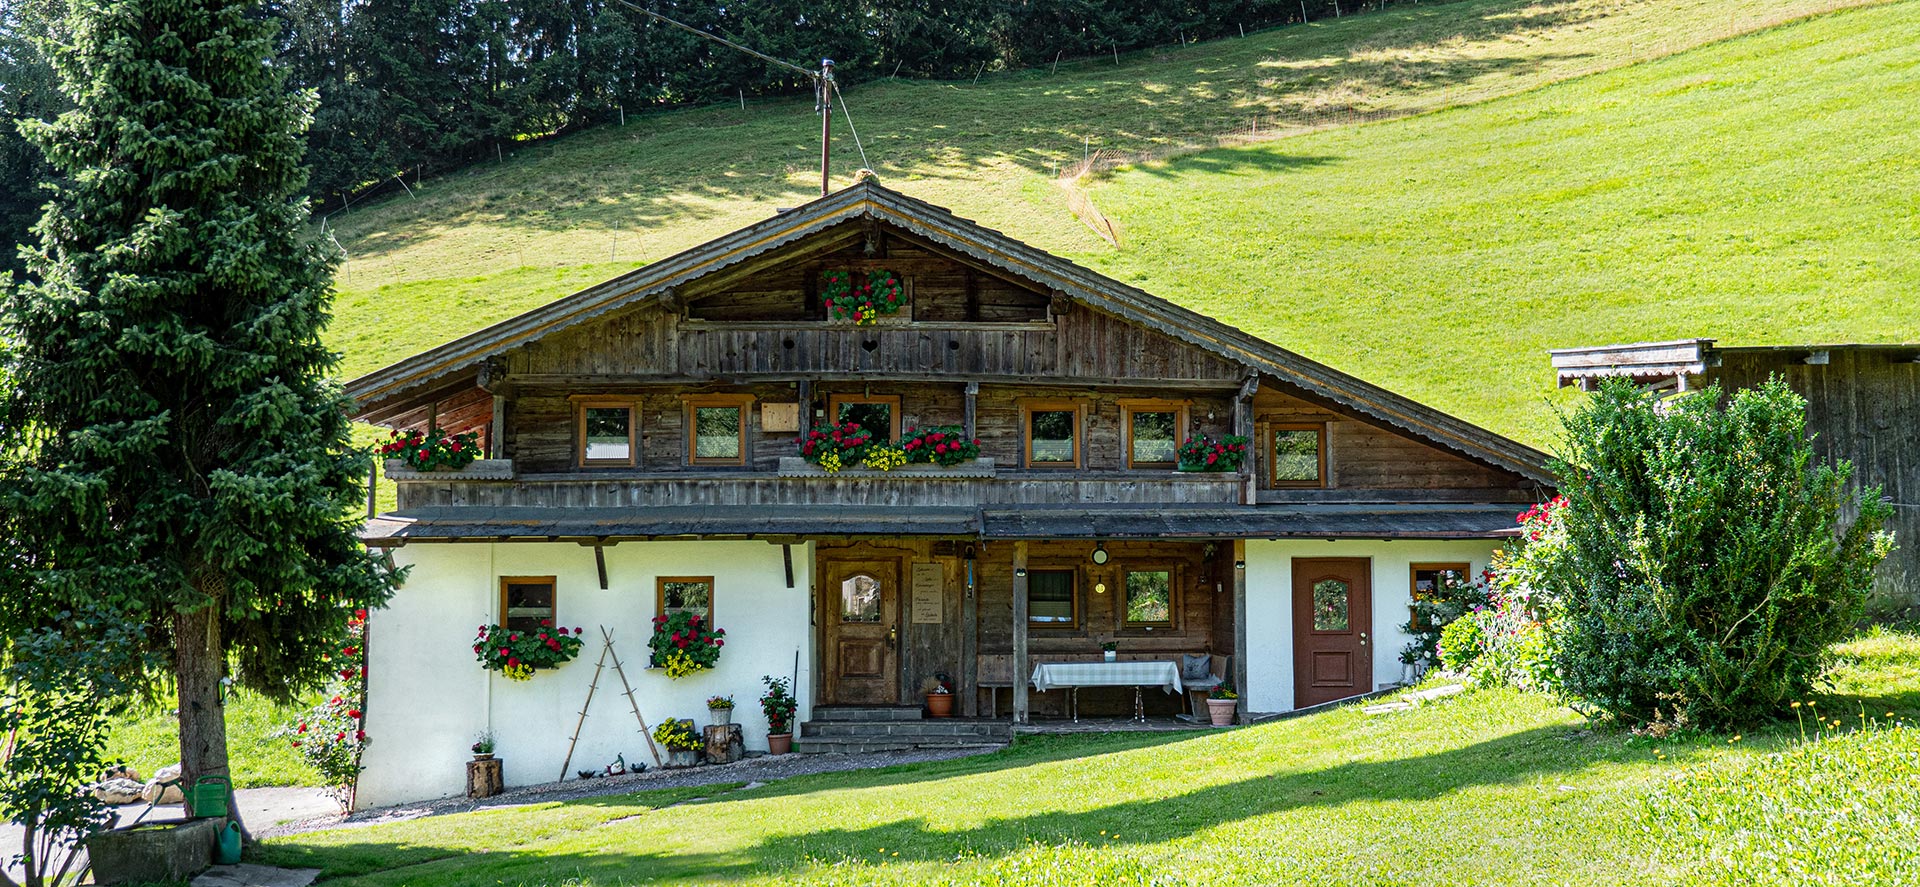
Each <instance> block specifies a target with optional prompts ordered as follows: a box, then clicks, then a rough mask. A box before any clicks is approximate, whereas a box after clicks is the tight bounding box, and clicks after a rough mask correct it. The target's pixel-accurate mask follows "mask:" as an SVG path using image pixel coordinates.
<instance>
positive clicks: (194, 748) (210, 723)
mask: <svg viewBox="0 0 1920 887" xmlns="http://www.w3.org/2000/svg"><path fill="white" fill-rule="evenodd" d="M219 600H220V598H219V596H217V595H216V596H214V597H213V598H212V600H211V601H210V602H209V603H208V604H207V605H206V606H203V607H200V608H199V609H196V610H192V611H190V612H186V613H175V614H174V617H173V647H174V653H173V667H174V680H175V682H176V684H177V686H178V689H179V701H180V786H181V790H182V791H183V792H186V793H187V798H188V802H189V807H188V810H187V812H188V814H189V815H197V814H198V811H196V810H193V809H192V807H191V802H192V798H193V795H192V789H193V785H194V783H195V782H197V781H198V780H199V779H200V777H202V776H226V777H228V778H229V779H231V778H232V773H231V772H230V770H229V768H228V762H227V708H226V704H225V703H223V702H222V701H221V698H220V697H221V687H220V679H221V678H222V677H224V676H225V673H226V667H225V666H226V646H225V644H224V643H223V641H222V639H221V637H220V604H219ZM227 810H228V811H229V812H228V815H229V816H231V817H232V819H233V821H234V823H235V824H237V825H239V826H240V829H241V831H242V832H245V831H246V825H245V823H242V822H241V821H240V808H239V806H238V805H236V804H235V803H234V799H233V797H232V795H231V794H229V795H228V797H227Z"/></svg>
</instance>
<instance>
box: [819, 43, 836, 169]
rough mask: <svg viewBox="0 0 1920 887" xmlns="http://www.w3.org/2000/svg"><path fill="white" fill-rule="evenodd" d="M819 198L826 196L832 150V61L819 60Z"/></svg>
mask: <svg viewBox="0 0 1920 887" xmlns="http://www.w3.org/2000/svg"><path fill="white" fill-rule="evenodd" d="M818 85H819V87H820V196H821V197H825V196H827V191H828V188H829V184H828V181H827V172H828V170H829V160H828V158H829V157H830V156H831V150H832V148H833V59H821V60H820V79H819V81H818Z"/></svg>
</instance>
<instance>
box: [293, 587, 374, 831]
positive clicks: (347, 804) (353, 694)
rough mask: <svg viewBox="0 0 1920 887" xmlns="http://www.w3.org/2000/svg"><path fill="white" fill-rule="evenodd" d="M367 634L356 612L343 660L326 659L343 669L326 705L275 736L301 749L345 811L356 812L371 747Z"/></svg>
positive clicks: (364, 622) (363, 615)
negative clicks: (364, 756) (365, 752)
mask: <svg viewBox="0 0 1920 887" xmlns="http://www.w3.org/2000/svg"><path fill="white" fill-rule="evenodd" d="M366 633H367V611H365V610H355V611H354V614H353V616H352V618H350V619H348V620H347V637H346V639H345V640H344V641H342V642H341V644H340V653H339V655H337V656H329V657H328V661H330V662H336V663H339V665H340V667H339V668H338V669H337V670H336V673H335V676H334V678H333V680H331V681H329V682H328V684H327V688H326V693H327V699H326V701H325V702H322V703H320V704H319V705H316V706H314V707H313V708H312V710H310V711H308V712H307V713H306V715H305V716H303V717H302V718H300V720H298V721H296V722H294V723H292V724H289V725H287V726H285V727H282V728H280V729H279V730H276V731H274V732H273V735H274V736H281V737H286V738H287V740H288V741H290V742H292V743H293V747H294V748H296V749H299V751H300V756H301V757H303V758H305V759H306V761H307V763H308V764H309V765H310V766H312V767H313V769H314V770H315V771H316V772H318V773H319V774H320V780H321V785H322V787H323V788H324V789H325V790H326V792H327V794H328V795H330V796H331V797H332V798H333V799H334V800H335V801H338V802H339V803H340V809H341V810H343V811H344V810H351V809H352V808H353V790H354V785H355V783H357V782H358V781H359V779H360V769H361V768H360V751H361V749H363V748H366V746H367V731H366V712H365V711H363V709H364V708H365V706H366V699H367V652H366V645H365V640H364V639H365V637H366Z"/></svg>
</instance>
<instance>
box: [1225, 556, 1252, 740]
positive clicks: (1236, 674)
mask: <svg viewBox="0 0 1920 887" xmlns="http://www.w3.org/2000/svg"><path fill="white" fill-rule="evenodd" d="M1247 652H1248V651H1247V540H1245V539H1235V540H1233V668H1232V671H1233V674H1231V675H1229V676H1228V680H1231V681H1233V692H1235V693H1238V694H1240V699H1239V701H1238V702H1239V704H1237V705H1235V706H1234V712H1235V717H1234V720H1236V721H1238V722H1239V723H1242V724H1244V723H1246V722H1247Z"/></svg>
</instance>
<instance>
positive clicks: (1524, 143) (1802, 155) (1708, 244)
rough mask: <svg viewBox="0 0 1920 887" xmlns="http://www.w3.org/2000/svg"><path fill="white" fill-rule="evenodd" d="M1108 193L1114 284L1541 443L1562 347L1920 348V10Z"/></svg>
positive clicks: (1781, 37)
mask: <svg viewBox="0 0 1920 887" xmlns="http://www.w3.org/2000/svg"><path fill="white" fill-rule="evenodd" d="M1093 194H1094V197H1095V199H1096V200H1098V201H1099V203H1100V204H1101V206H1102V208H1103V210H1104V211H1105V212H1106V214H1107V215H1108V216H1110V217H1112V218H1114V219H1116V220H1118V221H1119V223H1120V224H1121V225H1123V226H1124V227H1125V228H1126V230H1127V231H1128V233H1129V235H1130V240H1129V247H1128V249H1127V250H1126V251H1125V252H1123V253H1119V254H1108V255H1092V256H1087V257H1085V258H1086V259H1087V260H1088V261H1090V262H1091V263H1092V264H1093V265H1094V266H1095V267H1097V268H1100V269H1102V270H1105V271H1107V272H1108V273H1111V274H1114V275H1116V276H1119V277H1121V278H1123V279H1125V280H1128V281H1129V282H1133V283H1137V284H1139V285H1141V286H1144V287H1146V288H1147V289H1149V290H1152V291H1155V292H1159V293H1161V294H1164V295H1169V296H1172V297H1173V298H1175V299H1176V300H1178V301H1180V302H1182V303H1184V304H1186V305H1188V306H1189V307H1192V308H1195V309H1198V310H1200V311H1203V312H1207V313H1210V314H1213V315H1215V316H1217V317H1220V318H1222V319H1225V320H1227V321H1229V322H1231V323H1234V324H1237V325H1239V326H1242V327H1245V328H1247V329H1249V330H1252V331H1255V332H1258V333H1262V334H1264V335H1266V336H1267V337H1269V338H1272V339H1273V340H1275V341H1277V342H1280V343H1283V344H1285V345H1287V346H1289V347H1291V348H1294V349H1296V350H1299V351H1301V352H1303V353H1305V354H1306V355H1307V356H1309V357H1314V358H1317V359H1320V360H1323V361H1326V362H1329V363H1332V364H1334V365H1336V366H1338V367H1340V368H1342V369H1344V370H1347V371H1349V372H1353V373H1356V374H1358V375H1360V376H1361V377H1362V378H1366V379H1370V380H1373V381H1377V382H1381V383H1383V384H1386V385H1387V386H1388V387H1391V388H1394V389H1396V390H1399V391H1400V392H1402V393H1405V394H1408V395H1410V396H1412V397H1414V398H1415V399H1417V400H1421V401H1424V402H1426V403H1429V404H1431V405H1434V406H1437V407H1439V408H1441V409H1445V410H1449V411H1451V412H1455V413H1457V414H1459V415H1463V416H1466V417H1469V418H1472V419H1474V420H1477V421H1479V422H1481V423H1483V424H1486V425H1488V426H1490V427H1492V428H1494V429H1495V430H1498V431H1502V432H1507V433H1509V434H1514V435H1517V436H1520V437H1522V438H1525V439H1529V440H1533V441H1536V442H1538V441H1542V440H1543V439H1544V438H1546V437H1547V434H1548V431H1549V429H1551V428H1552V427H1554V423H1553V422H1552V409H1551V403H1552V402H1553V401H1550V400H1549V399H1548V398H1547V397H1546V392H1547V390H1548V389H1549V388H1550V387H1551V385H1552V381H1551V380H1552V376H1551V370H1550V369H1549V367H1548V364H1547V359H1546V355H1545V354H1544V353H1543V352H1544V351H1545V350H1546V349H1548V348H1558V347H1567V346H1574V345H1584V344H1601V343H1608V342H1632V341H1647V340H1657V339H1666V338H1678V337H1685V336H1712V337H1719V338H1721V339H1722V340H1723V341H1725V342H1727V343H1729V344H1742V345H1752V344H1775V343H1805V342H1857V341H1904V342H1911V341H1920V310H1916V306H1917V305H1920V295H1916V294H1920V248H1916V247H1920V3H1914V2H1904V3H1898V4H1894V5H1889V6H1883V7H1878V8H1873V9H1864V10H1854V11H1849V12H1843V13H1837V14H1834V15H1830V16H1823V17H1821V18H1818V19H1814V20H1811V21H1807V22H1802V23H1799V24H1794V25H1790V26H1785V27H1781V28H1777V29H1774V30H1771V31H1767V32H1764V33H1760V34H1756V35H1753V36H1749V37H1744V38H1741V39H1738V40H1731V41H1727V42H1724V43H1719V44H1715V45H1712V46H1708V47H1705V48H1702V49H1698V50H1695V51H1692V52H1689V53H1685V54H1682V55H1678V56H1674V57H1670V58H1666V59H1662V60H1658V61H1652V62H1647V63H1644V64H1640V65H1636V66H1633V67H1631V68H1626V69H1622V70H1618V71H1613V72H1609V73H1605V74H1599V75H1596V76H1593V77H1588V78H1584V79H1581V80H1578V81H1573V82H1569V83H1563V84H1559V85H1556V86H1553V87H1550V88H1547V89H1543V90H1539V91H1536V92H1532V93H1528V94H1526V95H1521V96H1516V97H1512V98H1508V99H1503V100H1499V101H1494V102H1488V103H1485V104H1481V105H1476V106H1473V107H1467V108H1460V109H1455V110H1450V111H1445V112H1441V113H1437V114H1432V115H1428V116H1424V117H1420V118H1417V119H1413V120H1406V121H1399V122H1396V123H1390V124H1382V125H1375V126H1365V127H1358V128H1351V129H1345V130H1340V131H1333V132H1326V133H1318V134H1312V135H1306V136H1301V137H1298V138H1292V139H1287V140H1284V141H1279V142H1274V143H1271V144H1269V145H1265V146H1260V147H1253V148H1243V149H1236V150H1222V151H1213V152H1209V153H1204V154H1199V155H1194V156H1189V157H1186V158H1183V159H1180V160H1177V161H1175V162H1171V163H1165V164H1155V165H1149V166H1144V167H1139V168H1135V169H1131V170H1127V171H1125V172H1123V173H1120V174H1117V175H1115V176H1114V177H1112V179H1111V180H1110V181H1108V182H1105V183H1102V184H1100V185H1099V186H1098V187H1096V188H1095V189H1094V191H1093ZM1559 402H1562V403H1564V402H1565V400H1564V399H1561V400H1559Z"/></svg>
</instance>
